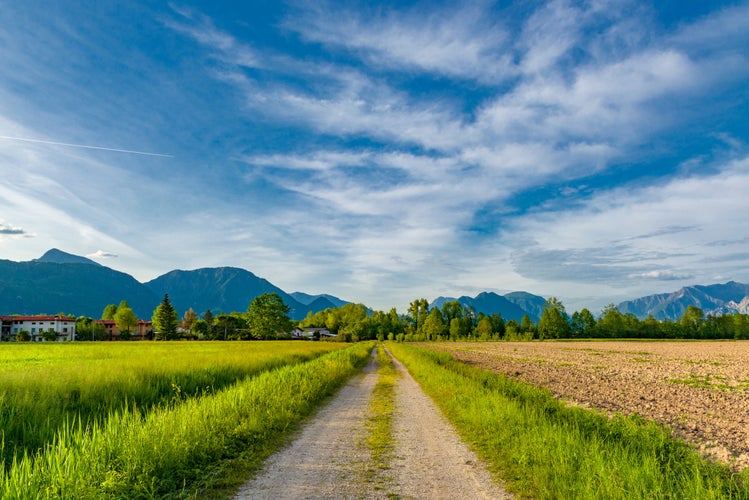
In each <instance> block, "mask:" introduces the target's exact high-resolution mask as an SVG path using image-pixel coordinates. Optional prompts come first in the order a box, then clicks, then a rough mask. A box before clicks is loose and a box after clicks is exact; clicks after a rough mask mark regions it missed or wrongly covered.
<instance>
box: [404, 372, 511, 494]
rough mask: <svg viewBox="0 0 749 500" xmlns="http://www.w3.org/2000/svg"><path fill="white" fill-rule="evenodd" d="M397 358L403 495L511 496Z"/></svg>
mask: <svg viewBox="0 0 749 500" xmlns="http://www.w3.org/2000/svg"><path fill="white" fill-rule="evenodd" d="M393 362H394V364H395V367H396V369H398V371H399V372H400V373H401V376H400V378H399V383H398V385H397V386H396V408H397V409H398V410H397V413H396V416H395V421H394V422H393V434H394V435H395V442H396V448H395V460H394V461H393V464H392V472H393V476H394V479H395V482H396V484H397V485H398V486H397V488H396V491H397V492H398V494H399V496H400V498H429V499H441V498H445V499H448V498H450V499H465V500H469V499H470V500H479V499H500V498H511V496H510V495H508V494H507V493H505V492H504V491H503V490H502V489H501V488H500V487H499V486H498V485H497V484H496V483H494V482H493V481H492V479H491V477H490V475H489V473H488V472H487V471H486V469H484V468H483V467H482V466H481V463H480V461H479V460H478V458H477V457H476V455H475V454H474V453H473V452H472V451H471V450H469V449H468V447H467V446H466V445H465V443H463V442H462V441H461V440H460V437H459V436H458V434H457V433H456V432H455V430H454V429H453V428H452V426H451V425H450V424H449V423H448V422H447V420H446V419H445V417H443V416H442V414H441V413H440V411H439V410H438V409H437V407H436V406H435V404H434V402H433V401H432V400H431V399H430V398H429V396H427V395H426V394H424V392H423V391H422V390H421V387H420V386H419V384H417V383H416V381H415V380H414V379H413V377H411V374H410V373H408V371H407V370H406V369H405V368H404V367H403V365H402V364H401V363H400V362H399V361H398V360H397V359H395V358H394V359H393Z"/></svg>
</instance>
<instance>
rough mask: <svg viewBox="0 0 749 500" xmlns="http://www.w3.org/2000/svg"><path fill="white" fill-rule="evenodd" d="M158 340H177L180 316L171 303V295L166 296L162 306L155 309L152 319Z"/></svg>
mask: <svg viewBox="0 0 749 500" xmlns="http://www.w3.org/2000/svg"><path fill="white" fill-rule="evenodd" d="M151 322H152V323H153V328H154V335H155V337H156V340H174V339H176V338H177V324H178V323H179V315H178V314H177V311H176V310H175V309H174V306H172V303H171V302H170V301H169V294H168V293H165V294H164V299H163V300H162V301H161V304H159V306H158V307H157V308H156V309H154V311H153V316H152V317H151Z"/></svg>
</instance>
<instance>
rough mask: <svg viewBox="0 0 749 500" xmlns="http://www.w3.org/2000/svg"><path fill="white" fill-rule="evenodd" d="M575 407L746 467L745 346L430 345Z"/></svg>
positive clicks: (748, 350) (748, 357)
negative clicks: (660, 427) (642, 424)
mask: <svg viewBox="0 0 749 500" xmlns="http://www.w3.org/2000/svg"><path fill="white" fill-rule="evenodd" d="M428 347H429V348H430V349H435V350H440V351H445V352H449V353H450V354H452V355H453V356H454V357H455V358H457V359H459V360H461V361H463V362H465V363H468V364H470V365H474V366H478V367H481V368H485V369H488V370H491V371H492V372H494V373H501V374H504V375H507V376H508V377H510V378H512V379H517V380H521V381H524V382H528V383H530V384H532V385H535V386H540V387H545V388H547V389H549V390H550V391H551V392H552V393H553V394H554V396H555V397H557V398H560V399H562V400H565V401H567V402H569V403H572V404H574V405H579V406H583V407H590V408H599V409H602V410H604V411H606V412H609V413H612V414H613V413H622V414H625V415H631V414H637V415H639V416H641V417H644V418H647V419H649V420H654V421H656V422H659V423H661V424H664V425H666V426H668V427H669V428H671V429H672V430H673V433H674V434H675V436H677V437H680V438H683V439H685V440H687V441H689V442H691V443H694V445H695V446H696V447H697V448H698V449H699V450H700V451H701V452H702V453H703V454H704V455H706V456H708V457H710V458H713V459H717V460H718V461H720V462H722V463H726V464H729V465H731V466H732V467H733V468H734V469H736V470H743V469H746V468H747V466H749V343H748V342H518V343H515V342H507V343H474V344H461V343H444V344H430V345H428Z"/></svg>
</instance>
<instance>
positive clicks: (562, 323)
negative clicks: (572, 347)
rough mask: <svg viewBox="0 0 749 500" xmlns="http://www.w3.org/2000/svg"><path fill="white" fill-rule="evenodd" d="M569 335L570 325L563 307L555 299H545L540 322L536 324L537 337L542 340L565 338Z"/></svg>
mask: <svg viewBox="0 0 749 500" xmlns="http://www.w3.org/2000/svg"><path fill="white" fill-rule="evenodd" d="M569 335H570V324H569V319H568V318H567V312H566V311H565V310H564V305H562V302H561V301H560V300H559V299H557V298H556V297H550V298H548V299H546V303H545V304H544V312H543V313H541V321H540V322H539V323H538V337H539V338H540V339H541V340H543V339H546V338H548V339H558V338H566V337H569Z"/></svg>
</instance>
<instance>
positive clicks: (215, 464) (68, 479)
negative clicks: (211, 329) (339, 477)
mask: <svg viewBox="0 0 749 500" xmlns="http://www.w3.org/2000/svg"><path fill="white" fill-rule="evenodd" d="M371 349H372V344H371V343H368V344H356V345H353V346H351V347H349V348H347V349H345V350H339V351H335V352H332V353H329V354H326V355H324V356H321V357H318V358H316V359H314V360H312V361H309V362H306V363H302V364H298V365H294V366H284V367H281V368H278V369H274V370H271V371H266V372H263V373H261V374H259V375H257V376H256V377H254V378H251V379H247V380H244V381H242V382H239V383H238V384H236V385H234V386H232V387H230V388H228V389H225V390H223V391H221V392H216V393H214V394H209V395H206V396H204V397H202V398H190V399H187V400H185V401H184V402H182V403H181V404H179V405H175V406H173V407H158V408H155V409H154V410H152V411H150V412H148V413H146V414H145V416H143V415H141V414H140V413H138V412H114V413H112V414H111V415H110V416H109V418H108V419H106V421H104V422H102V423H101V424H97V423H95V424H93V425H92V426H91V427H90V428H81V427H80V426H78V427H75V426H67V427H65V428H64V429H63V430H62V431H60V433H59V434H58V437H57V439H55V441H54V442H53V443H52V444H49V445H47V446H46V447H45V449H44V450H43V451H41V452H40V453H37V454H35V455H33V456H27V457H24V458H23V459H20V460H17V461H15V462H14V463H13V464H12V466H10V467H7V468H6V470H5V471H4V472H2V473H0V474H1V476H0V498H8V499H13V498H19V499H21V498H23V499H25V498H30V497H31V498H34V497H37V498H164V497H175V498H177V497H190V496H198V495H200V496H201V497H203V496H216V495H217V494H218V492H219V489H220V488H226V487H229V486H231V485H233V484H235V483H237V482H238V478H237V477H236V470H237V467H241V468H242V470H243V473H246V472H247V471H248V470H251V469H253V468H256V467H257V466H258V465H259V464H260V463H261V462H262V460H263V459H264V458H266V457H267V456H268V455H269V454H270V453H271V452H272V451H273V450H274V449H275V448H277V447H278V446H280V444H282V442H283V440H284V436H285V434H286V433H287V431H288V430H289V429H291V428H294V427H295V426H296V425H297V424H298V423H299V422H300V421H301V420H302V419H303V418H304V417H305V416H307V415H309V414H310V413H311V412H312V410H313V409H314V408H315V406H316V405H318V404H319V403H320V402H321V401H322V400H323V399H325V398H326V397H328V396H329V395H330V394H332V393H333V392H334V391H335V389H337V388H338V387H339V386H341V385H342V384H343V383H344V382H345V381H346V380H348V379H349V378H350V377H351V376H353V375H354V374H355V373H356V372H357V371H358V370H359V369H360V368H361V366H362V365H363V363H364V362H365V361H366V359H367V358H368V356H369V353H370V351H371ZM237 459H241V460H237ZM232 475H234V476H232Z"/></svg>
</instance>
